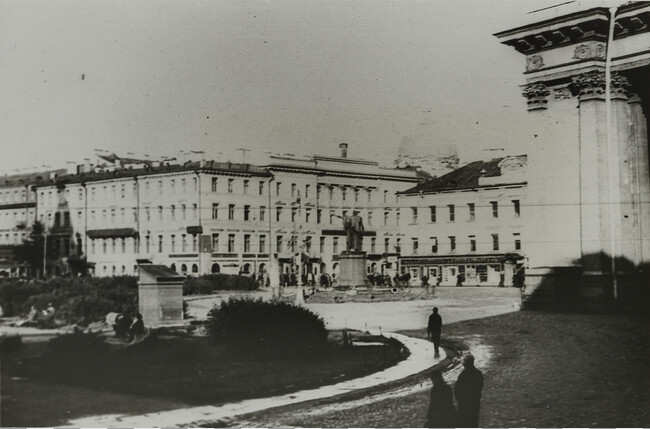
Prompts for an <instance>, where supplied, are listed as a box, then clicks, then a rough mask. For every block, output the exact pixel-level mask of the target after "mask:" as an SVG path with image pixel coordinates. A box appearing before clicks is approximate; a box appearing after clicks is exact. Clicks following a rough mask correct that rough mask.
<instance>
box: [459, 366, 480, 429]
mask: <svg viewBox="0 0 650 429" xmlns="http://www.w3.org/2000/svg"><path fill="white" fill-rule="evenodd" d="M463 366H464V367H465V368H464V369H463V372H461V373H460V375H459V376H458V380H457V381H456V385H455V386H454V391H455V394H456V403H457V404H458V413H457V418H458V421H457V424H458V427H462V428H476V427H479V426H478V417H479V410H480V408H481V391H482V390H483V373H481V371H479V370H478V369H477V368H476V367H475V366H474V356H472V355H471V354H468V355H465V357H463Z"/></svg>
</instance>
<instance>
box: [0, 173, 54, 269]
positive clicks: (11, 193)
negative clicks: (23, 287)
mask: <svg viewBox="0 0 650 429" xmlns="http://www.w3.org/2000/svg"><path fill="white" fill-rule="evenodd" d="M64 172H65V170H52V171H42V172H37V173H28V174H16V175H11V176H9V175H7V176H4V177H0V275H3V276H19V275H23V274H25V273H26V266H25V265H23V264H20V263H18V262H17V260H16V254H15V251H16V248H17V247H18V246H19V245H21V244H22V243H23V241H24V240H25V239H26V238H27V237H28V236H29V234H30V231H31V226H32V225H33V223H34V220H35V216H36V193H35V191H34V185H37V184H39V183H46V182H47V181H49V180H50V178H51V177H54V176H55V175H57V174H61V173H64Z"/></svg>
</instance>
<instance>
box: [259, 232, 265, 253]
mask: <svg viewBox="0 0 650 429" xmlns="http://www.w3.org/2000/svg"><path fill="white" fill-rule="evenodd" d="M264 252H266V235H260V240H259V253H264Z"/></svg>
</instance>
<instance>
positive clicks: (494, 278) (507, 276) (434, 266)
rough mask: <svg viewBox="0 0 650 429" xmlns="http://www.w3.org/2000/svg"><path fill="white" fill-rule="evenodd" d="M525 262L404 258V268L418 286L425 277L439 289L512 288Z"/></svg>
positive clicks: (484, 257) (508, 258) (497, 257)
mask: <svg viewBox="0 0 650 429" xmlns="http://www.w3.org/2000/svg"><path fill="white" fill-rule="evenodd" d="M521 259H523V257H521V256H519V255H514V256H513V255H512V254H500V255H471V256H469V255H464V256H422V257H403V258H400V266H401V269H402V272H403V273H409V274H411V285H414V286H415V285H420V284H421V279H422V277H427V278H428V283H429V284H430V285H438V286H512V285H513V275H514V273H515V272H516V270H517V269H518V268H519V266H520V264H519V262H518V261H521Z"/></svg>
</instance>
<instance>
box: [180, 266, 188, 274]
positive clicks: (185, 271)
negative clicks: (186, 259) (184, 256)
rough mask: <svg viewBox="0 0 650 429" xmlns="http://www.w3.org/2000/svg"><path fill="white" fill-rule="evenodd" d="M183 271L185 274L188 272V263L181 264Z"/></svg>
mask: <svg viewBox="0 0 650 429" xmlns="http://www.w3.org/2000/svg"><path fill="white" fill-rule="evenodd" d="M181 273H183V274H185V273H187V265H185V264H183V265H181Z"/></svg>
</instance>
